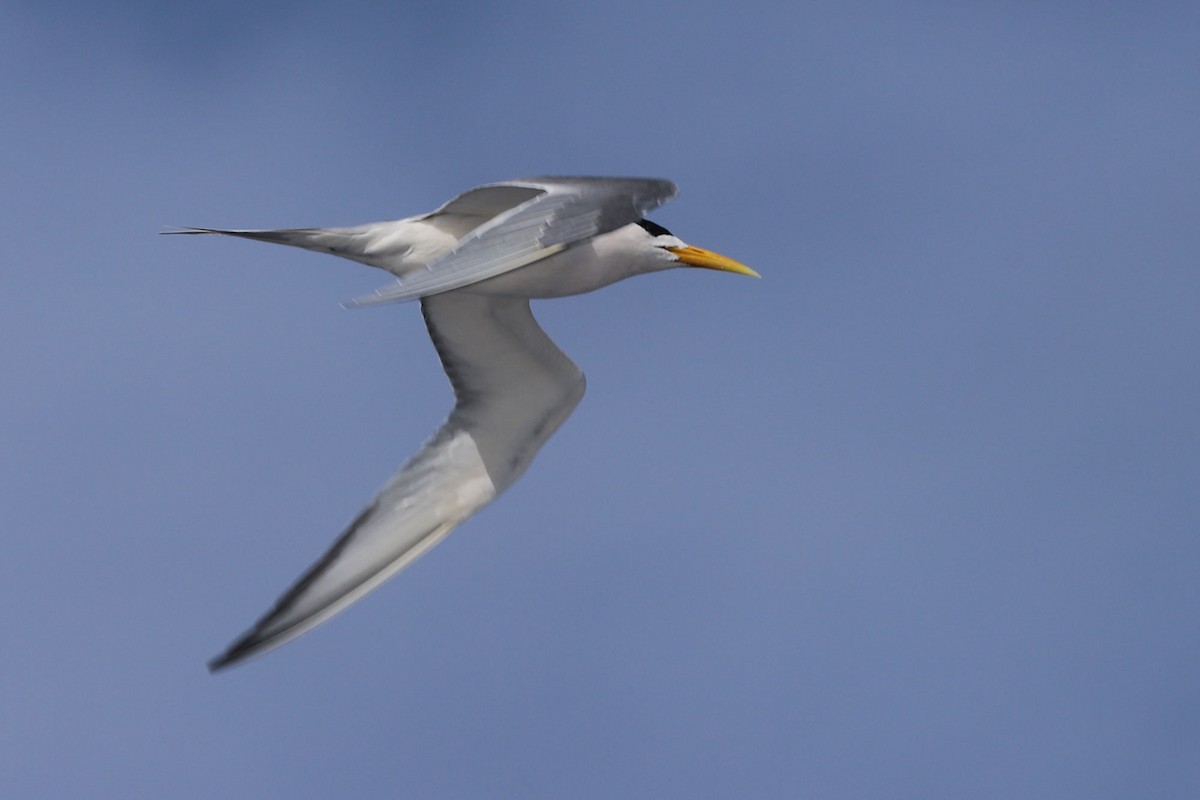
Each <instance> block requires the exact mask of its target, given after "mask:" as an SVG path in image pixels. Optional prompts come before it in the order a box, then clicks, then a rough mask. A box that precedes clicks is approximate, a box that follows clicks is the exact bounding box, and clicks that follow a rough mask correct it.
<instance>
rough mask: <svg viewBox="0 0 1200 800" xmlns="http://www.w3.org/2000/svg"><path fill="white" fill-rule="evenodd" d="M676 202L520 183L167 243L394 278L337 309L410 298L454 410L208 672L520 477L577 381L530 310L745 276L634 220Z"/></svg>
mask: <svg viewBox="0 0 1200 800" xmlns="http://www.w3.org/2000/svg"><path fill="white" fill-rule="evenodd" d="M676 191H677V190H676V187H675V184H673V183H671V182H670V181H666V180H655V179H648V178H590V177H547V178H530V179H527V180H515V181H505V182H503V183H493V184H487V185H484V186H479V187H477V188H474V189H471V190H470V191H468V192H465V193H463V194H461V195H459V196H458V197H456V198H454V199H453V200H451V201H450V202H448V203H446V204H445V205H443V206H442V207H441V208H439V209H437V210H436V211H433V212H431V213H428V214H422V215H420V216H416V217H409V218H408V219H401V220H394V221H390V222H373V223H369V224H366V225H358V226H355V227H351V228H290V229H283V230H218V229H216V228H183V229H180V230H174V231H167V233H182V234H221V235H224V236H237V237H241V238H243V239H254V240H256V241H260V242H273V243H275V244H285V245H291V246H293V247H303V248H305V249H307V250H316V251H318V252H322V253H332V254H333V255H336V256H341V257H343V258H348V259H351V260H353V261H358V262H359V263H362V264H367V265H369V266H372V267H378V268H380V269H384V270H387V271H388V272H390V273H392V274H394V275H395V276H396V277H397V278H398V279H399V282H398V283H393V284H391V285H389V286H386V287H384V288H382V289H379V290H378V291H376V292H375V293H374V294H372V295H368V296H366V297H361V298H358V299H356V300H352V301H350V302H349V303H347V304H346V305H348V306H366V305H375V304H378V303H390V302H398V301H403V300H416V299H419V300H420V301H421V313H422V315H423V316H424V318H425V326H426V328H427V329H428V330H429V337H430V338H431V339H432V340H433V346H434V348H436V350H437V354H438V357H439V358H440V359H441V362H442V367H443V368H444V369H445V371H446V375H447V377H449V379H450V384H451V387H452V388H453V390H454V399H455V402H454V409H453V410H452V411H451V412H450V416H449V418H448V419H447V420H446V421H445V423H443V424H442V427H441V428H440V429H438V431H437V432H436V433H435V434H434V435H433V438H432V439H430V440H429V442H428V443H426V444H425V446H424V447H422V448H421V449H420V450H419V451H418V452H417V454H416V455H414V456H413V457H412V459H411V460H410V461H409V462H408V463H407V464H406V465H405V466H404V467H403V468H402V469H401V470H400V472H398V473H397V474H396V475H395V476H394V477H393V478H392V479H391V480H390V481H389V482H388V483H387V485H385V486H384V487H383V489H382V490H381V491H380V492H379V494H378V495H377V496H376V497H375V499H374V500H372V501H371V503H370V505H368V506H367V507H366V508H365V509H364V510H363V511H362V512H361V513H359V515H358V516H357V517H356V518H355V519H354V521H353V522H352V523H351V524H350V526H349V528H347V529H346V531H345V532H344V533H343V534H342V535H341V536H339V537H338V539H337V540H336V541H335V542H334V543H333V545H332V546H331V547H330V548H329V550H328V551H326V553H325V554H324V555H323V556H321V558H320V559H319V560H318V561H317V562H316V563H315V564H313V566H312V567H310V568H309V569H308V571H307V572H305V573H304V574H303V575H301V576H300V578H299V580H297V581H296V583H295V584H293V585H292V587H291V588H289V589H288V590H287V591H286V592H285V593H284V594H283V596H282V597H280V598H279V600H278V601H277V602H276V603H275V606H274V607H273V608H272V609H271V610H270V611H269V612H267V614H266V615H265V616H263V617H262V618H261V619H260V620H259V621H258V622H257V623H256V624H255V625H254V627H252V628H251V629H250V630H249V631H247V632H246V633H245V634H243V635H242V636H241V637H240V638H238V639H237V640H236V641H234V642H233V644H231V645H230V646H229V648H228V649H227V650H226V651H225V652H224V653H222V654H221V655H219V656H217V657H216V658H214V659H213V660H212V661H210V662H209V664H208V666H209V669H210V670H212V671H216V670H219V669H222V668H224V667H228V666H230V665H233V664H235V663H237V662H239V661H242V660H244V659H247V658H250V657H252V656H255V655H258V654H260V653H263V652H264V651H266V650H269V649H271V648H273V647H276V646H278V645H280V644H282V643H284V642H286V641H288V640H289V639H292V638H294V637H296V636H299V635H300V634H302V633H304V632H306V631H308V630H310V629H311V628H313V627H315V626H316V625H318V624H320V623H321V622H324V621H325V620H327V619H329V618H330V617H332V616H333V615H334V614H337V613H338V612H339V611H341V610H342V609H344V608H346V607H347V606H349V605H350V604H351V603H353V602H354V601H356V600H358V599H359V598H360V597H362V596H363V595H365V594H367V593H368V592H370V591H371V590H372V589H374V588H375V587H377V586H379V585H380V584H381V583H383V582H384V581H385V580H387V579H388V578H389V577H391V576H392V575H395V574H396V573H397V572H399V571H400V570H402V569H404V568H405V567H407V566H408V565H409V564H411V563H412V562H413V561H415V560H417V559H418V558H419V557H420V556H422V555H423V554H424V553H425V552H426V551H428V550H429V549H430V548H431V547H433V546H434V545H435V544H437V543H438V542H440V541H441V540H442V539H443V538H444V537H445V536H446V534H448V533H449V532H450V531H451V530H453V529H454V527H455V526H456V525H458V524H459V523H460V522H462V521H463V520H465V519H466V518H467V517H469V516H471V515H472V514H474V513H475V512H476V511H478V510H479V509H481V508H483V507H484V506H485V505H487V504H488V503H489V502H491V501H492V500H493V499H494V498H495V497H496V496H497V495H499V494H500V493H501V492H503V491H504V490H505V489H507V488H508V487H509V486H511V485H512V484H513V483H514V482H515V481H516V480H517V478H519V477H520V476H521V474H522V473H523V472H524V471H525V469H526V468H527V467H528V466H529V464H530V462H531V461H532V460H533V457H534V455H535V454H536V453H537V451H538V449H539V448H541V446H542V445H543V444H545V442H546V440H547V439H549V438H550V436H551V435H553V433H554V432H555V431H556V430H557V429H558V427H559V426H560V425H561V424H562V423H563V421H564V420H566V418H567V417H568V416H570V414H571V412H572V411H574V410H575V406H577V405H578V404H579V401H580V399H581V398H582V397H583V391H584V378H583V373H582V372H580V371H579V368H578V367H577V366H575V364H574V363H573V362H572V361H571V360H570V359H569V358H567V356H566V355H565V354H563V352H562V351H561V350H559V349H558V347H556V346H555V344H554V342H552V341H551V340H550V338H549V337H548V336H547V335H546V334H545V332H544V331H542V329H541V327H539V326H538V324H537V321H536V320H534V318H533V314H532V313H531V312H530V309H529V301H530V299H532V298H547V297H565V296H567V295H573V294H581V293H583V292H590V291H593V290H595V289H599V288H601V287H603V286H607V285H609V284H610V283H614V282H616V281H619V280H622V279H623V278H628V277H630V276H632V275H640V274H642V273H645V272H657V271H659V270H664V269H670V268H672V267H680V266H689V267H704V268H707V269H716V270H724V271H726V272H736V273H739V274H742V275H751V276H754V277H758V275H757V273H756V272H754V270H752V269H750V268H749V267H746V266H744V265H742V264H739V263H738V262H736V261H733V260H732V259H729V258H726V257H725V256H722V255H718V254H716V253H713V252H710V251H708V250H703V249H701V248H699V247H692V246H690V245H687V244H684V242H682V241H681V240H679V239H678V238H676V237H675V236H673V235H672V234H671V233H670V232H669V231H668V230H667V229H666V228H664V227H662V226H661V225H657V224H655V223H653V222H651V221H649V220H647V219H645V218H644V216H643V215H644V214H646V213H647V212H648V211H650V210H652V209H654V208H657V207H658V206H660V205H662V204H663V203H665V202H667V201H668V200H670V199H671V198H673V197H674V196H675V194H676Z"/></svg>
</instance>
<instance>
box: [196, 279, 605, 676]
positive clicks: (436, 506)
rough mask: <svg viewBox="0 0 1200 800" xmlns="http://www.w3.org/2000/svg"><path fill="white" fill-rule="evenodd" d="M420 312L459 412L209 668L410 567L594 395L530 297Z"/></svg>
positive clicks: (445, 300)
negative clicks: (546, 330)
mask: <svg viewBox="0 0 1200 800" xmlns="http://www.w3.org/2000/svg"><path fill="white" fill-rule="evenodd" d="M421 310H422V312H423V313H424V315H425V323H426V326H427V327H428V329H429V334H430V337H431V338H432V339H433V343H434V346H435V347H436V348H437V351H438V355H439V357H440V358H441V360H442V365H443V367H444V368H445V370H446V374H447V376H448V377H449V378H450V383H451V385H452V386H453V388H454V394H455V406H454V410H453V411H452V412H451V413H450V417H449V419H447V420H446V422H445V423H444V424H443V425H442V427H441V429H440V430H438V432H437V433H436V434H435V435H434V437H433V439H432V440H430V442H429V443H428V444H426V445H425V446H424V447H423V448H421V450H420V451H419V452H418V453H417V454H416V455H415V456H414V457H413V458H412V460H411V461H409V462H408V464H407V465H405V467H404V468H403V469H401V470H400V472H399V473H398V474H397V475H396V476H395V477H394V478H392V479H391V481H389V482H388V484H387V485H386V486H385V487H384V488H383V490H382V491H381V492H380V493H379V495H378V496H377V497H376V498H375V499H374V500H373V501H372V502H371V504H370V505H369V506H367V508H366V509H365V510H363V512H362V513H361V514H359V516H358V518H357V519H356V520H354V522H353V523H352V524H351V525H350V527H349V528H348V529H347V530H346V532H345V533H343V534H342V535H341V536H340V537H339V538H338V540H337V541H336V542H334V544H333V546H332V547H330V549H329V550H328V551H327V552H326V553H325V555H323V556H322V557H321V559H320V560H319V561H317V563H316V564H314V565H313V566H312V567H311V568H310V569H309V570H308V571H307V572H306V573H305V574H304V575H303V576H301V578H300V579H299V580H298V581H297V582H296V583H295V585H293V586H292V587H291V588H290V589H289V590H288V591H287V592H286V593H285V594H284V595H283V596H282V597H281V598H280V599H279V600H278V601H277V602H276V604H275V606H274V607H273V608H272V609H271V610H270V612H268V613H267V614H266V615H265V616H264V617H263V618H262V619H260V620H259V621H258V623H257V624H256V625H255V626H254V627H253V628H252V629H251V630H249V631H248V632H246V633H245V634H244V635H243V636H242V637H241V638H239V639H238V640H237V641H235V642H234V643H233V644H232V645H231V646H230V647H229V649H228V650H226V651H225V652H224V653H223V654H222V655H220V656H218V657H217V658H215V659H213V660H212V661H211V662H210V663H209V668H210V669H212V670H214V671H215V670H218V669H221V668H223V667H227V666H230V665H232V664H234V663H237V662H239V661H242V660H243V659H246V658H249V657H251V656H254V655H257V654H259V653H262V652H264V651H266V650H269V649H271V648H273V647H276V646H278V645H280V644H282V643H284V642H286V641H288V640H289V639H292V638H294V637H296V636H299V635H300V634H302V633H304V632H305V631H308V630H310V629H311V628H313V627H314V626H316V625H318V624H320V623H321V622H323V621H325V620H327V619H329V618H330V617H332V616H333V615H334V614H336V613H338V612H339V611H341V610H342V609H344V608H346V607H347V606H349V605H350V604H351V603H353V602H354V601H355V600H358V599H359V598H360V597H362V596H363V595H365V594H367V593H368V592H370V591H371V590H372V589H374V588H375V587H377V586H379V585H380V584H381V583H383V581H385V580H386V579H387V578H389V577H391V576H392V575H395V574H396V573H397V572H399V571H400V570H402V569H404V568H405V567H407V566H408V565H409V564H411V563H412V562H413V561H415V560H416V559H417V558H419V557H420V556H421V555H423V554H424V553H425V552H427V551H428V550H429V549H430V548H431V547H433V546H434V545H435V544H437V543H438V542H439V541H441V540H442V539H443V538H444V537H445V536H446V535H447V534H448V533H450V531H451V530H453V529H454V527H455V526H456V525H458V524H459V523H460V522H462V521H463V520H465V519H466V518H467V517H469V516H471V515H472V514H473V513H475V512H476V511H478V510H479V509H480V508H482V507H483V506H485V505H486V504H487V503H488V502H490V501H491V500H492V499H493V498H494V497H496V495H498V494H499V493H500V492H502V491H503V490H504V489H506V488H507V487H508V486H510V485H511V484H512V483H513V482H514V481H515V480H516V479H517V478H518V477H520V475H521V473H522V472H524V470H525V468H526V467H527V466H528V465H529V463H530V462H531V461H532V460H533V457H534V455H536V453H537V451H538V449H539V448H541V446H542V444H544V443H545V441H546V440H547V439H549V438H550V436H551V435H552V434H553V433H554V432H555V431H556V430H557V429H558V427H559V426H560V425H561V424H562V423H563V421H564V420H566V418H567V417H568V416H570V414H571V412H572V411H573V410H574V409H575V406H576V405H578V403H579V401H580V399H581V398H582V397H583V390H584V379H583V374H582V373H581V372H580V371H579V369H578V368H577V367H576V366H575V364H573V363H572V362H571V360H570V359H569V358H567V357H566V356H565V355H564V354H563V353H562V351H561V350H559V349H558V348H557V347H556V346H555V345H554V343H553V342H552V341H550V338H549V337H548V336H546V334H545V333H544V332H543V331H542V329H541V328H540V327H539V326H538V324H537V321H536V320H534V318H533V315H532V313H530V310H529V303H528V301H526V300H513V299H506V298H490V297H482V296H474V295H465V294H461V293H455V294H442V295H438V296H436V297H429V298H426V299H424V300H423V301H422V302H421Z"/></svg>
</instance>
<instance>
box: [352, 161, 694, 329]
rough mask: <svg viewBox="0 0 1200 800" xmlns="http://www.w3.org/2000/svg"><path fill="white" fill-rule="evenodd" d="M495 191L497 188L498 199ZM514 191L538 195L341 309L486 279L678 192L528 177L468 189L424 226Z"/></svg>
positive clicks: (634, 216) (620, 182) (489, 206)
mask: <svg viewBox="0 0 1200 800" xmlns="http://www.w3.org/2000/svg"><path fill="white" fill-rule="evenodd" d="M498 190H502V192H501V193H500V194H499V195H497V194H495V193H496V192H497V191H498ZM519 190H536V191H537V194H535V195H533V196H532V197H530V198H528V199H526V200H524V201H522V202H519V203H518V204H517V205H515V206H513V207H512V208H510V209H508V210H505V211H502V212H500V213H497V214H495V215H494V216H492V217H491V218H490V219H488V220H487V221H486V222H483V223H482V224H481V225H479V226H478V227H476V228H474V229H473V230H472V231H471V232H470V233H467V234H466V235H465V236H463V238H462V239H461V240H460V241H459V242H458V244H457V245H456V246H455V247H454V249H452V250H451V251H450V252H449V253H447V254H445V255H444V256H441V257H440V258H437V259H434V260H433V261H431V262H429V263H428V264H427V265H426V266H425V269H423V270H415V271H413V272H412V273H410V274H407V275H405V276H404V277H403V278H402V279H401V281H400V283H398V284H393V285H391V286H386V287H383V288H382V289H379V290H377V291H376V292H375V293H374V294H371V295H367V296H365V297H360V298H357V299H355V300H352V301H350V302H349V303H347V304H346V305H348V306H366V305H376V304H379V303H393V302H399V301H402V300H413V299H416V298H418V297H428V296H430V295H434V294H440V293H442V292H447V291H450V290H452V289H457V288H460V287H462V286H468V285H470V284H473V283H478V282H479V281H483V280H487V279H488V278H492V277H495V276H496V275H500V274H502V273H505V272H509V271H511V270H514V269H517V268H519V267H523V266H526V265H527V264H532V263H533V262H535V261H540V260H541V259H543V258H546V257H547V256H550V255H553V254H554V253H557V252H560V251H562V250H564V249H566V248H567V247H568V246H570V245H571V244H574V243H575V242H580V241H583V240H585V239H590V238H591V237H593V236H598V235H600V234H602V233H608V232H609V231H613V230H616V229H617V228H620V227H622V226H624V225H629V224H631V223H633V222H637V221H638V220H639V219H641V218H642V216H644V215H645V214H646V213H647V212H648V211H650V210H652V209H654V208H657V207H658V206H660V205H662V204H663V203H665V202H667V201H668V200H670V199H671V198H672V197H674V196H675V194H676V192H677V189H676V187H675V184H673V183H671V182H670V181H667V180H658V179H652V178H586V177H580V178H530V179H528V180H521V181H509V182H506V183H503V184H491V185H489V186H481V187H479V188H478V189H473V190H471V191H470V192H467V193H466V194H464V195H460V196H459V197H457V198H455V199H454V200H451V201H450V202H449V203H447V204H446V205H445V206H443V207H442V208H440V209H438V211H435V212H433V214H430V215H429V216H427V217H425V218H424V219H423V221H425V222H429V223H431V224H437V217H438V215H439V214H462V213H464V212H470V211H473V210H474V209H475V207H476V206H477V204H481V205H482V206H483V210H484V211H485V212H487V211H492V210H495V207H496V203H495V200H497V199H499V198H500V197H503V198H505V199H515V198H516V197H517V195H516V194H514V193H515V192H517V191H519ZM481 216H483V215H481Z"/></svg>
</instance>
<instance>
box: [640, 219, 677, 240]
mask: <svg viewBox="0 0 1200 800" xmlns="http://www.w3.org/2000/svg"><path fill="white" fill-rule="evenodd" d="M637 224H638V225H641V226H642V230H644V231H645V232H646V233H648V234H650V235H651V236H670V235H671V232H670V231H669V230H667V229H666V228H664V227H663V226H662V225H659V224H658V223H657V222H651V221H650V220H648V219H639V220H638V221H637Z"/></svg>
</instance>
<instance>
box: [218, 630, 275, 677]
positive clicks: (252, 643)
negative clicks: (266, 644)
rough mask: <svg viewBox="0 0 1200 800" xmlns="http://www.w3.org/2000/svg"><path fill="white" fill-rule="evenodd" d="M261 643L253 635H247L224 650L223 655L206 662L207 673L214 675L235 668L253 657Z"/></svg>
mask: <svg viewBox="0 0 1200 800" xmlns="http://www.w3.org/2000/svg"><path fill="white" fill-rule="evenodd" d="M262 644H263V642H262V641H260V640H259V639H258V637H256V636H255V635H254V634H253V633H248V634H246V635H245V636H243V637H242V638H240V639H238V640H237V641H236V642H234V643H233V644H231V645H229V647H228V648H226V650H225V652H224V653H221V655H219V656H217V657H216V658H213V659H212V660H211V661H209V662H208V671H209V672H210V673H213V674H216V673H218V672H220V671H222V670H224V669H228V668H229V667H233V666H236V665H238V664H240V663H241V662H243V661H245V660H246V659H247V658H250V657H251V656H253V655H255V654H256V653H257V652H258V651H259V650H260V649H261V647H262Z"/></svg>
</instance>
